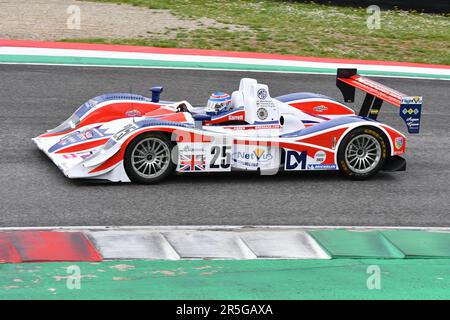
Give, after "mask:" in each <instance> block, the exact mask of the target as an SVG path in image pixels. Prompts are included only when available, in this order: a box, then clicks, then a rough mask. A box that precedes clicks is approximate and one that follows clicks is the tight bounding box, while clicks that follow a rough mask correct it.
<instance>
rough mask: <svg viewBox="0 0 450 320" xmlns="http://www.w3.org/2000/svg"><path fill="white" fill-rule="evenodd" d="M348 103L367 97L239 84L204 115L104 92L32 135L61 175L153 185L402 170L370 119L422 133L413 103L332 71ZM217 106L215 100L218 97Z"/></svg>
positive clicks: (387, 136)
mask: <svg viewBox="0 0 450 320" xmlns="http://www.w3.org/2000/svg"><path fill="white" fill-rule="evenodd" d="M336 81H337V85H338V87H339V88H340V90H341V91H342V93H343V95H344V100H345V101H346V102H349V101H351V102H353V100H354V96H355V88H358V89H361V90H363V91H365V92H366V93H367V95H366V98H365V100H364V103H363V105H362V107H361V111H360V113H359V114H358V115H356V114H355V112H354V111H353V110H352V109H351V108H349V107H348V106H346V105H344V104H343V103H340V102H338V101H336V100H334V99H332V98H329V97H326V96H323V95H320V94H314V93H304V92H303V93H293V94H288V95H284V96H280V97H276V98H272V97H271V96H270V94H269V88H268V87H267V85H265V84H260V83H258V82H257V81H256V80H255V79H249V78H244V79H241V81H240V85H239V89H238V90H236V91H234V92H233V93H232V95H231V97H230V104H229V108H228V109H227V110H225V111H223V112H218V113H214V112H213V113H211V112H209V111H205V110H209V109H205V108H204V107H193V106H192V105H191V104H190V103H189V102H187V101H178V102H167V101H161V100H160V94H161V92H162V88H161V87H154V88H152V97H151V98H146V97H143V96H140V95H135V94H107V95H102V96H99V97H96V98H94V99H91V100H89V101H88V102H86V103H85V104H83V105H82V106H81V107H79V108H78V109H77V110H76V111H75V113H74V114H73V115H72V116H71V117H70V118H69V119H67V120H66V121H64V122H63V123H62V124H61V125H59V126H58V127H56V128H55V129H52V130H49V131H47V132H46V133H44V134H42V135H40V136H38V137H36V138H33V141H34V142H35V143H36V145H37V146H38V147H39V148H40V149H41V150H42V151H43V152H44V153H45V154H47V155H48V156H49V157H50V159H51V160H52V161H53V162H54V163H55V164H56V165H57V166H58V167H59V168H60V169H61V171H62V172H63V173H64V174H65V175H66V176H67V177H69V178H90V179H104V180H109V181H116V182H118V181H121V182H130V181H134V182H141V183H154V182H157V181H159V180H161V179H163V178H164V177H166V176H167V175H169V174H170V173H172V172H174V171H177V172H180V173H181V172H198V173H204V172H231V171H239V170H241V171H258V172H260V173H261V174H275V173H277V172H279V171H307V170H339V171H341V172H342V173H343V174H344V175H346V176H348V177H350V178H355V179H365V178H368V177H371V176H372V175H374V174H375V173H376V172H378V171H379V170H390V171H400V170H405V167H406V162H405V160H404V159H403V158H401V157H400V155H402V154H403V153H404V152H405V147H406V137H405V136H404V135H403V134H402V133H401V132H399V131H397V130H396V129H394V128H392V127H390V126H388V125H386V124H382V123H380V122H378V121H376V118H377V115H378V112H379V111H380V107H381V103H382V102H383V101H386V102H388V103H390V104H392V105H394V106H396V107H398V108H399V109H400V116H401V117H402V118H403V119H404V121H405V123H406V124H407V127H408V131H409V132H410V133H418V132H419V128H420V115H421V105H422V98H421V97H412V96H407V95H404V94H402V93H400V92H397V91H395V90H392V89H390V88H388V87H386V86H383V85H381V84H379V83H376V82H374V81H372V80H369V79H367V78H364V77H361V76H359V75H358V74H357V73H356V70H355V69H339V70H338V75H337V80H336ZM218 99H219V100H220V96H218Z"/></svg>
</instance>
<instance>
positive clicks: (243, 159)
mask: <svg viewBox="0 0 450 320" xmlns="http://www.w3.org/2000/svg"><path fill="white" fill-rule="evenodd" d="M272 159H273V155H272V153H271V152H269V151H268V150H267V149H265V148H260V147H258V148H255V149H254V150H253V151H252V152H246V151H237V152H235V153H234V154H233V161H234V162H235V163H238V164H240V165H243V166H247V167H258V166H260V165H262V164H264V163H266V162H269V161H271V160H272Z"/></svg>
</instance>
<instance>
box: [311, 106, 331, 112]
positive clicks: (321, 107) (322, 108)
mask: <svg viewBox="0 0 450 320" xmlns="http://www.w3.org/2000/svg"><path fill="white" fill-rule="evenodd" d="M313 110H314V111H316V112H324V111H327V110H328V107H326V106H323V105H320V106H315V107H314V108H313Z"/></svg>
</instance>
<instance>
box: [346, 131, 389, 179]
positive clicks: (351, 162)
mask: <svg viewBox="0 0 450 320" xmlns="http://www.w3.org/2000/svg"><path fill="white" fill-rule="evenodd" d="M344 154H345V162H346V163H347V166H348V167H349V168H350V169H351V170H352V171H354V172H356V173H362V174H364V173H368V172H370V171H371V170H372V169H374V168H375V167H376V166H377V165H378V163H379V162H380V160H381V145H380V143H379V142H378V140H377V139H376V138H375V137H374V136H372V135H369V134H362V135H358V136H356V137H354V138H353V139H352V140H350V142H349V143H348V144H347V147H346V149H345V153H344Z"/></svg>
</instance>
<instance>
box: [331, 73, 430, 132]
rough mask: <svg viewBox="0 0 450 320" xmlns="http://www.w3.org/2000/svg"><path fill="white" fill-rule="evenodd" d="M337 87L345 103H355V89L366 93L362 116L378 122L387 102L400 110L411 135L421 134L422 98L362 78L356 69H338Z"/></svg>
mask: <svg viewBox="0 0 450 320" xmlns="http://www.w3.org/2000/svg"><path fill="white" fill-rule="evenodd" d="M336 85H337V87H338V88H339V90H341V92H342V95H343V96H344V101H345V102H354V101H355V89H360V90H362V91H364V92H366V97H365V99H364V102H363V104H362V106H361V110H360V111H359V115H360V116H362V117H368V118H370V119H373V120H376V118H377V116H378V113H379V112H380V108H381V105H382V104H383V101H386V102H387V103H389V104H391V105H394V106H396V107H398V108H399V109H400V117H401V118H402V119H403V121H405V123H406V127H407V128H408V132H409V133H419V130H420V117H421V113H422V97H419V96H408V95H405V94H403V93H401V92H399V91H396V90H393V89H391V88H389V87H386V86H384V85H382V84H380V83H378V82H375V81H373V80H370V79H368V78H366V77H361V76H360V75H358V74H357V70H356V69H338V70H337V76H336Z"/></svg>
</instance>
